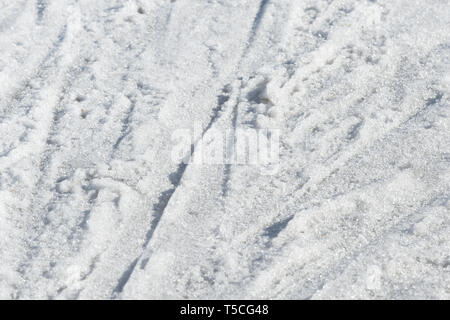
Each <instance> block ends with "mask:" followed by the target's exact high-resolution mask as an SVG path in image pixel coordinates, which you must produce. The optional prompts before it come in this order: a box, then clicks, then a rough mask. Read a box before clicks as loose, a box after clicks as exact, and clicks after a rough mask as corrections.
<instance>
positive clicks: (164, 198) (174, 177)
mask: <svg viewBox="0 0 450 320" xmlns="http://www.w3.org/2000/svg"><path fill="white" fill-rule="evenodd" d="M230 94H231V86H230V85H226V86H224V87H223V89H222V91H221V94H220V95H218V97H217V106H216V107H215V108H214V109H213V114H212V115H211V118H210V120H209V122H208V124H207V125H206V127H205V129H204V130H203V132H202V135H201V137H203V136H204V135H205V134H206V132H207V131H208V130H210V129H211V127H212V126H213V125H214V123H215V122H216V121H217V120H218V119H219V118H220V115H221V114H222V111H223V109H224V108H225V106H226V104H227V102H228V101H229V99H230ZM235 108H237V106H235ZM233 118H234V120H233V123H234V125H235V124H236V119H235V117H233ZM201 137H200V138H198V140H197V141H196V142H195V143H194V144H193V145H191V152H190V156H188V157H187V159H186V160H185V161H184V162H182V163H180V164H179V165H178V168H177V170H176V171H175V172H173V173H171V174H170V175H169V180H170V182H171V183H172V185H173V187H172V188H170V189H168V190H165V191H163V192H162V193H161V195H160V197H159V199H158V202H157V203H156V204H155V205H154V206H153V220H152V222H151V226H150V229H149V230H148V232H147V234H146V236H145V239H144V243H143V245H142V248H143V249H144V250H145V248H146V247H147V246H148V244H149V243H150V241H151V239H152V237H153V235H154V233H155V231H156V229H157V228H158V226H159V223H160V221H161V218H162V217H163V215H164V212H165V210H166V208H167V206H168V205H169V203H170V200H171V199H172V196H173V194H174V193H175V191H176V190H177V188H178V187H179V186H180V183H181V180H182V179H183V176H184V173H185V171H186V168H187V166H188V163H189V160H190V158H191V157H192V155H193V154H194V152H195V146H196V145H197V143H198V141H199V140H200V139H201ZM143 254H144V252H142V253H140V254H139V256H138V257H137V258H135V259H134V260H133V262H132V263H131V264H130V265H129V266H128V267H127V269H126V270H125V271H124V272H123V274H122V276H121V277H120V279H119V282H118V284H117V285H116V287H115V289H114V290H113V293H112V296H113V297H116V296H117V295H118V294H120V293H121V292H122V291H123V289H124V288H125V286H126V284H127V282H128V281H129V279H130V277H131V275H132V274H133V272H134V269H135V268H136V265H137V263H138V261H139V260H140V259H141V258H142V256H143ZM148 261H149V257H146V258H145V259H143V260H142V261H141V263H140V268H141V269H144V268H145V267H146V266H147V264H148Z"/></svg>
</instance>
